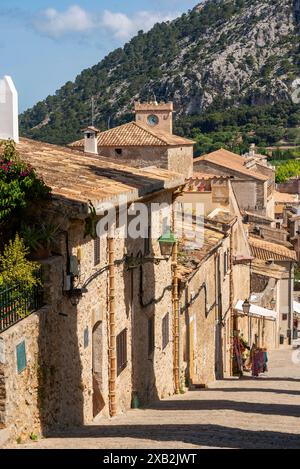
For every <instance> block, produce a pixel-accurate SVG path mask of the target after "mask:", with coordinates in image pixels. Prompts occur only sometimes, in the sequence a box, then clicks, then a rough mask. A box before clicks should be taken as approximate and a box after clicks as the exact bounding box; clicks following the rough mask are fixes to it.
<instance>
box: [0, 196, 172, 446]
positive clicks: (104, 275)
mask: <svg viewBox="0 0 300 469" xmlns="http://www.w3.org/2000/svg"><path fill="white" fill-rule="evenodd" d="M150 202H156V203H162V202H167V203H172V193H171V192H165V193H163V194H161V195H159V196H157V197H153V198H152V199H151V200H150V201H149V202H148V203H150ZM84 228H85V227H84V222H83V221H78V220H73V221H71V225H70V226H69V229H68V236H67V235H66V233H65V234H64V235H63V236H62V240H61V242H60V243H58V248H57V249H58V251H59V249H60V252H59V254H60V256H57V257H55V258H51V259H50V260H49V261H47V262H45V266H44V269H45V275H46V286H45V290H46V301H47V303H48V304H49V305H51V307H47V308H45V309H42V310H40V311H38V312H37V313H34V314H32V315H30V316H29V317H27V318H25V319H24V320H22V321H20V322H19V323H17V324H16V325H14V326H13V327H11V328H10V329H8V330H7V331H6V332H4V333H2V334H1V339H2V342H3V343H4V349H5V362H4V363H3V364H2V365H0V366H1V367H0V396H1V397H0V399H1V400H0V411H1V414H0V418H1V420H0V423H1V422H2V423H5V425H6V426H9V425H13V429H14V430H13V434H14V436H15V437H18V436H22V437H24V438H25V437H27V438H28V437H29V436H30V433H32V432H33V433H35V432H39V433H42V434H47V433H49V431H50V432H51V431H52V430H53V429H54V428H57V427H59V428H62V427H66V426H74V425H82V424H88V423H90V422H91V421H92V420H93V418H94V416H95V415H97V414H98V413H100V412H101V413H102V415H104V416H105V415H106V416H108V415H109V391H108V377H109V363H108V350H109V340H108V337H109V335H108V332H109V330H108V328H109V325H108V286H109V279H108V269H107V266H108V249H107V239H106V237H103V238H101V242H100V263H99V264H98V265H94V241H93V240H92V239H91V238H90V237H86V238H84ZM66 236H67V237H66ZM64 238H65V239H64ZM150 246H151V249H150V253H148V254H147V255H149V256H151V257H152V256H157V257H161V254H160V248H159V243H158V240H157V239H156V238H155V239H153V240H152V242H151V243H150ZM67 247H68V254H69V255H73V256H76V258H77V259H78V261H79V268H80V275H79V278H78V279H77V280H76V282H75V286H76V287H84V288H85V293H84V294H83V295H82V297H78V296H77V297H76V296H70V295H69V294H68V293H66V292H63V285H64V279H65V276H66V273H67V266H68V256H67ZM139 252H141V253H142V254H145V240H144V239H142V238H140V239H137V240H121V239H118V240H115V242H114V256H115V261H120V262H117V265H116V266H115V285H116V292H115V293H116V298H115V303H116V335H118V334H119V333H120V332H122V331H123V330H124V329H127V362H126V364H125V366H124V368H123V369H122V370H120V372H119V373H118V377H117V381H116V393H117V394H116V400H117V413H120V412H123V411H125V410H127V409H128V408H130V406H131V401H132V394H133V391H136V392H137V394H138V398H139V400H140V402H141V403H142V404H146V403H147V402H149V401H151V400H154V399H161V398H164V397H166V396H169V395H171V394H172V393H173V392H174V380H173V338H172V334H173V311H172V291H171V285H172V269H171V259H170V260H167V261H165V260H163V261H162V262H161V263H159V264H157V265H156V264H154V263H153V262H152V261H151V262H149V263H147V264H144V265H143V266H142V267H136V268H134V269H132V270H128V269H127V267H126V265H125V263H124V254H125V253H128V254H133V255H137V254H138V253H139ZM166 314H169V338H168V339H169V340H168V341H167V344H166V346H165V347H164V348H163V346H162V321H163V318H164V317H165V316H166ZM152 316H154V325H155V340H154V349H153V350H151V352H149V341H148V325H149V323H148V320H149V318H151V317H152ZM22 340H25V346H26V352H27V367H26V369H25V370H24V371H23V372H22V373H20V374H18V373H16V372H13V373H12V371H11V370H15V369H16V357H15V347H16V344H18V343H19V342H21V341H22ZM2 355H3V354H0V357H1V356H2ZM1 376H2V378H1ZM3 376H4V379H3ZM3 381H4V383H3ZM3 384H4V385H3Z"/></svg>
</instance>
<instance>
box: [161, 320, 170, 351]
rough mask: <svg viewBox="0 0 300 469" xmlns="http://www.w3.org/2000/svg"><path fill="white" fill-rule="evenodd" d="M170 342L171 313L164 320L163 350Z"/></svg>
mask: <svg viewBox="0 0 300 469" xmlns="http://www.w3.org/2000/svg"><path fill="white" fill-rule="evenodd" d="M169 340H170V334H169V313H168V314H166V315H165V317H164V318H163V320H162V348H163V349H165V348H166V346H167V345H168V343H169Z"/></svg>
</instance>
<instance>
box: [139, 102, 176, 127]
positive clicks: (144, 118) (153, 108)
mask: <svg viewBox="0 0 300 469" xmlns="http://www.w3.org/2000/svg"><path fill="white" fill-rule="evenodd" d="M134 111H135V120H136V122H137V123H138V124H142V125H144V126H146V127H149V129H150V130H154V131H158V132H159V131H161V132H168V133H169V134H172V133H173V112H174V110H173V103H172V102H170V103H163V102H162V103H158V102H156V101H154V102H150V103H140V102H136V103H134Z"/></svg>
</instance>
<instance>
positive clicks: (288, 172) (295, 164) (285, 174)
mask: <svg viewBox="0 0 300 469" xmlns="http://www.w3.org/2000/svg"><path fill="white" fill-rule="evenodd" d="M299 175H300V160H288V161H285V162H282V163H281V164H280V165H278V166H277V167H276V182H277V183H280V182H285V181H287V180H288V179H290V178H291V177H294V176H299Z"/></svg>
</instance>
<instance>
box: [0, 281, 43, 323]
mask: <svg viewBox="0 0 300 469" xmlns="http://www.w3.org/2000/svg"><path fill="white" fill-rule="evenodd" d="M39 276H40V273H39ZM43 304H44V303H43V289H42V287H41V286H40V285H37V286H34V287H28V285H25V284H21V283H17V284H15V285H13V286H12V287H9V288H5V289H3V290H0V332H3V331H5V330H6V329H8V328H9V327H11V326H13V325H14V324H16V323H17V322H19V321H21V320H22V319H24V318H25V317H27V316H29V315H30V314H31V313H33V312H35V311H37V310H38V309H39V308H41V307H42V306H43Z"/></svg>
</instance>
